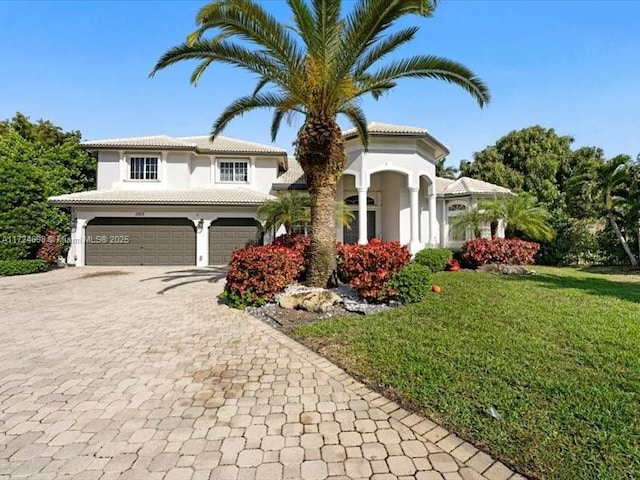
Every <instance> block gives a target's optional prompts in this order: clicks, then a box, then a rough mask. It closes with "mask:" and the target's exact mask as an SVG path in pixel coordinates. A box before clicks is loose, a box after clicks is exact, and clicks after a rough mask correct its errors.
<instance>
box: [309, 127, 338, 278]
mask: <svg viewBox="0 0 640 480" xmlns="http://www.w3.org/2000/svg"><path fill="white" fill-rule="evenodd" d="M296 157H297V158H298V161H299V162H300V165H301V166H302V170H303V171H304V173H305V174H306V176H307V186H308V188H309V193H310V196H311V248H310V250H309V255H310V259H309V269H308V276H307V285H309V286H311V287H326V286H327V284H328V283H329V280H330V278H331V276H332V273H333V271H334V270H335V268H336V222H335V203H336V190H337V186H338V182H339V181H340V177H341V176H342V172H343V170H344V167H345V164H346V160H347V157H346V154H345V151H344V139H343V137H342V132H341V131H340V127H339V126H338V124H337V122H336V120H335V118H332V117H322V116H319V117H308V118H307V121H306V122H305V124H304V126H303V127H302V129H301V130H300V132H299V134H298V139H297V141H296Z"/></svg>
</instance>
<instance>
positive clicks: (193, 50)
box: [150, 40, 286, 84]
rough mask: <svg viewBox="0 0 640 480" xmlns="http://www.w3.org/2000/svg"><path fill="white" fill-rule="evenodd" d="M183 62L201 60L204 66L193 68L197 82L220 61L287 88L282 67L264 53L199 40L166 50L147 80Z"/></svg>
mask: <svg viewBox="0 0 640 480" xmlns="http://www.w3.org/2000/svg"><path fill="white" fill-rule="evenodd" d="M184 60H202V61H203V63H206V65H204V66H203V65H202V64H201V65H199V66H198V67H196V69H195V71H194V73H193V74H192V76H191V79H192V80H194V79H195V80H196V81H197V80H198V79H199V78H200V75H202V73H203V71H204V68H206V67H208V66H209V65H210V64H211V63H212V62H214V61H219V62H222V63H227V64H229V65H233V66H235V67H241V68H244V69H246V70H249V71H251V72H254V73H256V74H258V75H259V76H260V77H265V78H268V79H269V81H271V82H274V83H276V84H286V75H285V72H286V71H284V70H283V69H282V65H280V64H279V63H278V62H277V61H275V59H274V58H273V57H271V56H269V55H268V54H266V53H264V52H254V51H251V50H248V49H246V48H245V47H243V46H240V45H238V44H235V43H232V42H229V41H224V42H218V41H215V40H201V41H198V42H196V43H194V44H192V45H189V44H187V43H183V44H181V45H178V46H175V47H173V48H171V49H169V50H167V51H166V52H165V53H164V54H163V55H162V56H161V57H160V59H159V60H158V62H157V63H156V65H155V67H154V68H153V70H152V72H151V74H150V76H151V77H153V76H154V75H155V74H156V72H158V71H159V70H162V69H164V68H166V67H168V66H170V65H174V64H176V63H178V62H181V61H184Z"/></svg>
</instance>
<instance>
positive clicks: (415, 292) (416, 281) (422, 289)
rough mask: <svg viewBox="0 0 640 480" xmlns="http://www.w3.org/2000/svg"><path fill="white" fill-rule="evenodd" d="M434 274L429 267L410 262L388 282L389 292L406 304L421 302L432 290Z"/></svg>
mask: <svg viewBox="0 0 640 480" xmlns="http://www.w3.org/2000/svg"><path fill="white" fill-rule="evenodd" d="M432 279H433V276H432V275H431V270H430V269H429V267H425V266H424V265H420V264H419V263H410V264H409V265H407V266H406V267H403V268H402V269H401V270H400V271H399V272H398V273H396V274H395V276H394V277H393V279H392V280H391V281H390V282H389V283H387V285H386V287H387V288H388V289H389V294H390V296H392V297H393V298H395V299H396V300H399V301H401V302H402V303H404V304H407V303H417V302H420V301H421V300H422V299H423V298H424V297H426V296H427V294H428V293H429V292H430V291H431V284H432V283H433V282H432Z"/></svg>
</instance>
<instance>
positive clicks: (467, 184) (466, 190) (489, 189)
mask: <svg viewBox="0 0 640 480" xmlns="http://www.w3.org/2000/svg"><path fill="white" fill-rule="evenodd" d="M436 192H437V193H438V195H444V196H454V195H470V194H476V195H492V194H496V195H509V194H511V190H509V189H508V188H504V187H500V186H498V185H494V184H493V183H489V182H484V181H482V180H476V179H475V178H469V177H460V178H458V179H457V180H451V179H449V178H440V177H438V178H437V179H436Z"/></svg>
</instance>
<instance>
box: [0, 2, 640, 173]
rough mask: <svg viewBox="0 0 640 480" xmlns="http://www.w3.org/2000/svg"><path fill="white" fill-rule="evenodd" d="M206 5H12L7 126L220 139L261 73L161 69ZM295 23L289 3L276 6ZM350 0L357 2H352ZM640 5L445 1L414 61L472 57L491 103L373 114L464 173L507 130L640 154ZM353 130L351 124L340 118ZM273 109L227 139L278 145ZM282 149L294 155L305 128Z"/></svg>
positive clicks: (409, 99)
mask: <svg viewBox="0 0 640 480" xmlns="http://www.w3.org/2000/svg"><path fill="white" fill-rule="evenodd" d="M203 4H204V2H200V1H186V0H185V1H158V2H151V1H137V2H126V1H113V2H107V1H78V2H63V1H57V2H53V1H50V2H35V1H29V2H27V1H25V2H11V1H0V22H1V23H0V118H9V117H11V116H13V114H14V113H15V112H16V111H21V112H23V113H25V114H26V115H29V116H31V118H32V119H38V118H45V119H49V120H51V121H53V122H54V123H56V124H58V125H61V126H62V127H63V128H65V129H68V130H71V129H79V130H81V131H82V133H83V137H84V138H85V139H97V138H111V137H119V136H139V135H151V134H168V135H191V134H205V133H208V132H209V129H210V126H211V123H212V121H213V119H214V118H215V117H216V115H217V114H218V113H219V112H220V111H221V110H222V108H224V106H225V105H226V104H227V103H228V102H229V100H230V99H232V98H235V97H237V96H240V95H244V94H247V93H250V92H251V90H252V88H253V86H254V83H255V79H254V78H253V77H252V76H251V75H250V74H247V73H244V72H242V71H240V70H235V69H232V68H230V67H226V66H218V67H214V68H211V69H210V70H209V72H208V73H206V74H205V75H204V77H203V78H202V80H201V82H200V84H199V85H198V87H197V88H194V87H193V86H191V85H189V82H188V76H189V73H190V71H191V68H192V65H189V64H182V65H178V66H175V67H172V68H169V69H168V70H165V71H162V72H160V73H159V74H158V75H157V76H156V77H155V78H154V79H149V78H148V73H149V71H150V70H151V68H152V67H153V65H154V63H155V61H156V60H157V58H158V57H159V56H160V55H161V54H162V53H163V52H164V51H165V50H166V49H168V48H169V47H171V46H173V45H175V44H177V43H179V42H181V41H183V39H184V38H185V36H186V35H187V34H188V33H189V32H191V31H192V30H193V29H194V17H195V14H196V12H197V10H198V8H199V7H200V6H201V5H203ZM263 4H264V5H265V6H267V7H268V8H269V9H270V10H272V11H273V12H274V13H275V14H277V15H278V16H279V17H281V18H282V19H283V20H286V19H287V14H286V5H285V4H284V2H283V1H281V0H265V1H264V2H263ZM350 4H351V2H350V1H345V6H346V7H347V8H348V7H349V5H350ZM639 18H640V2H639V1H633V0H627V1H614V0H603V1H595V0H593V1H579V0H573V1H562V0H554V1H551V0H549V1H524V0H521V1H515V0H514V1H508V0H502V1H500V0H496V1H484V0H474V1H472V0H449V1H447V0H443V1H442V2H441V4H440V6H439V8H438V10H437V12H436V15H435V17H433V18H431V19H426V20H425V19H417V18H416V19H412V20H410V21H409V22H406V23H411V24H418V25H420V26H421V31H420V33H419V35H418V38H417V39H416V41H415V42H414V43H413V44H412V46H411V47H408V48H405V49H404V50H403V51H402V52H401V53H402V54H404V55H409V54H413V53H427V54H438V55H443V56H447V57H450V58H452V59H455V60H457V61H460V62H462V63H464V64H466V65H467V66H469V67H470V68H471V69H472V70H474V71H475V72H476V73H477V74H478V75H480V77H482V78H483V79H484V80H485V81H486V82H487V83H488V85H489V87H490V88H491V92H492V96H493V101H492V102H491V104H490V105H489V106H488V107H486V108H485V109H482V110H481V109H480V108H479V107H478V106H477V104H476V103H475V101H474V100H473V99H472V98H471V97H470V96H469V95H468V94H467V93H465V92H464V91H462V90H461V89H459V88H457V87H454V86H451V85H447V84H443V83H441V82H437V81H432V80H426V81H421V80H406V81H403V82H401V83H400V84H399V86H398V87H397V88H396V90H395V91H394V92H392V93H390V94H388V95H386V96H384V97H383V98H381V99H380V100H378V101H377V102H376V101H373V100H367V101H366V102H364V104H363V107H364V108H365V110H366V112H367V114H368V119H369V120H370V121H380V122H389V123H399V124H407V125H416V126H422V127H425V128H427V129H428V130H429V131H430V132H431V133H432V134H433V135H435V136H436V137H437V138H439V139H440V140H441V141H442V142H444V143H445V144H446V145H448V146H449V148H450V149H451V154H450V155H449V157H448V158H449V162H450V163H451V164H453V165H456V166H457V164H458V162H459V161H460V160H461V159H463V158H470V157H471V155H472V153H473V152H474V151H478V150H481V149H483V148H484V147H485V146H487V145H489V144H492V143H494V142H495V141H496V140H497V139H498V138H500V137H501V136H502V135H504V134H505V133H507V132H509V131H511V130H514V129H520V128H524V127H527V126H530V125H533V124H541V125H543V126H545V127H552V128H555V129H556V131H558V132H559V133H561V134H567V135H571V136H573V137H574V138H575V140H576V141H575V144H574V145H575V146H576V147H577V146H583V145H595V146H600V147H602V148H604V149H605V152H606V154H607V156H614V155H616V154H618V153H627V154H630V155H633V156H634V157H635V156H636V155H637V154H638V153H640V88H638V85H640V30H638V25H639V24H638V19H639ZM341 124H342V125H343V127H345V128H346V127H348V126H349V125H348V124H347V123H344V122H341ZM269 125H270V114H268V113H266V112H256V113H253V114H249V115H246V116H245V117H243V118H241V119H238V120H236V121H234V122H233V123H232V124H231V125H230V126H229V127H228V128H227V130H226V131H225V133H224V134H225V135H227V136H232V137H238V138H242V139H246V140H252V141H257V142H263V143H269V142H270V138H269ZM299 125H300V121H299V120H297V121H296V122H295V123H294V124H293V125H292V126H290V127H288V126H286V125H284V128H283V129H282V131H281V133H280V135H279V137H278V139H277V141H276V144H277V145H279V146H281V147H283V148H286V149H287V150H289V151H290V152H292V151H293V149H292V147H291V142H292V141H293V139H294V137H295V132H296V131H297V129H298V128H299Z"/></svg>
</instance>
